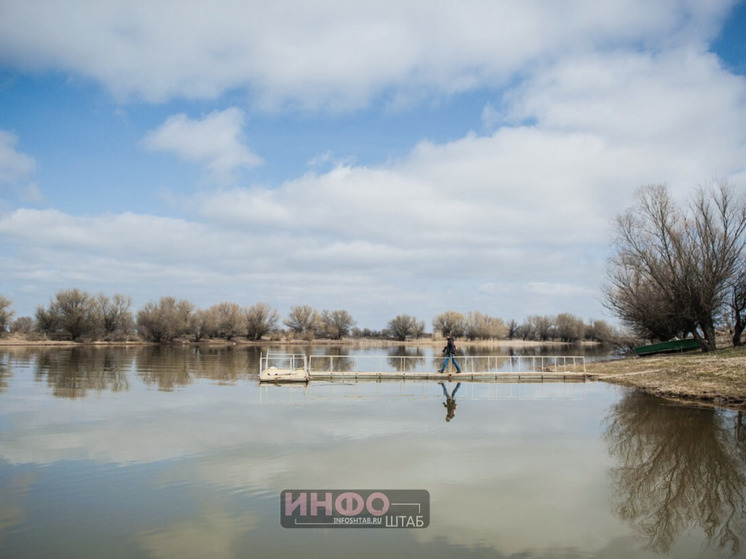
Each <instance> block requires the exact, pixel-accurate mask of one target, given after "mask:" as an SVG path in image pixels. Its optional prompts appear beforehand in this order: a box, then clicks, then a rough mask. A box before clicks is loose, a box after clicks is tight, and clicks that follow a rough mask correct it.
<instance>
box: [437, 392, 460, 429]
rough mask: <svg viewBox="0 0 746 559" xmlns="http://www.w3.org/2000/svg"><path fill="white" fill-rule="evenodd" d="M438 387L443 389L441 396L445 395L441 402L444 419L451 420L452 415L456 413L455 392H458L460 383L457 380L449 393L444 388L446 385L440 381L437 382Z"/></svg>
mask: <svg viewBox="0 0 746 559" xmlns="http://www.w3.org/2000/svg"><path fill="white" fill-rule="evenodd" d="M438 384H439V385H440V387H441V388H442V389H443V396H445V397H446V401H445V402H443V407H445V409H446V421H447V422H448V421H451V419H453V417H454V416H455V415H456V392H458V389H459V388H461V383H460V382H459V383H458V384H456V386H455V388H454V389H453V390H452V391H451V393H450V394H449V393H448V390H447V389H446V385H445V384H444V383H442V382H439V383H438Z"/></svg>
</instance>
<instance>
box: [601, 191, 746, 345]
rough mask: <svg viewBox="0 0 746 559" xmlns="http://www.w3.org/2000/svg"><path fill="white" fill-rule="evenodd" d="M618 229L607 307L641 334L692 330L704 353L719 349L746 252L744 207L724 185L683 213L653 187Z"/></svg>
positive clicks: (666, 194) (641, 193)
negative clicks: (720, 323) (718, 332)
mask: <svg viewBox="0 0 746 559" xmlns="http://www.w3.org/2000/svg"><path fill="white" fill-rule="evenodd" d="M616 228H617V236H618V239H617V244H616V247H615V255H614V256H613V258H612V267H611V270H610V273H609V285H608V287H607V289H606V304H607V306H608V307H609V308H610V309H611V310H613V311H614V312H615V313H616V314H617V315H618V316H619V317H620V318H622V320H623V321H624V322H626V323H627V324H628V325H629V326H630V327H632V328H633V329H635V330H636V331H637V332H638V333H641V334H647V335H648V336H649V337H652V338H658V339H664V338H662V337H661V335H662V334H663V335H665V336H669V335H670V334H671V333H672V332H675V333H676V334H675V335H683V334H686V333H687V332H691V333H692V334H693V335H694V337H695V338H696V339H697V341H698V342H699V344H700V346H701V347H702V350H703V351H711V350H714V349H715V323H716V321H717V319H718V318H719V317H720V315H721V313H722V311H723V308H724V305H725V302H726V296H727V293H728V287H729V285H731V283H732V280H733V277H734V274H735V273H736V270H737V264H738V262H739V258H740V257H741V254H742V253H743V250H744V231H746V202H744V200H743V199H740V200H737V199H736V195H735V192H734V189H733V187H731V186H730V185H728V184H726V183H721V184H719V185H718V186H717V188H708V189H706V188H699V189H698V190H697V191H696V193H695V196H694V198H693V201H692V203H691V205H690V207H689V208H688V211H682V210H680V209H679V208H678V207H677V206H676V204H675V203H674V201H673V199H672V197H671V195H670V194H669V192H668V189H667V188H666V187H665V186H661V185H656V186H648V187H645V188H643V189H641V190H640V191H639V192H638V199H637V204H636V206H635V207H634V208H631V209H630V210H628V211H627V212H626V213H625V214H623V215H621V216H619V217H618V218H617V221H616Z"/></svg>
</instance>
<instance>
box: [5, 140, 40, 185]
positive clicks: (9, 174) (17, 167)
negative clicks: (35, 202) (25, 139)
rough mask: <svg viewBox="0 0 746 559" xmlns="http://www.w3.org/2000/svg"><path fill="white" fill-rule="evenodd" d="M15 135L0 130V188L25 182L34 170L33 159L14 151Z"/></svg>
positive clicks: (34, 163)
mask: <svg viewBox="0 0 746 559" xmlns="http://www.w3.org/2000/svg"><path fill="white" fill-rule="evenodd" d="M17 143H18V138H17V136H16V135H15V134H12V133H11V132H7V131H5V130H0V186H2V185H16V184H18V183H21V182H25V181H27V180H28V179H29V177H31V175H33V173H34V171H35V170H36V161H34V158H33V157H30V156H28V155H26V154H25V153H21V152H19V151H17V150H16V144H17Z"/></svg>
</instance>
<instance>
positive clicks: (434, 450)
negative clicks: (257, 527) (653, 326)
mask: <svg viewBox="0 0 746 559" xmlns="http://www.w3.org/2000/svg"><path fill="white" fill-rule="evenodd" d="M135 380H137V379H135ZM616 394H617V390H616V389H613V388H609V387H606V386H605V385H595V384H594V385H567V386H561V387H560V386H533V387H529V386H521V387H517V388H516V387H509V386H507V385H504V386H486V385H484V386H478V385H471V384H468V383H467V384H464V385H463V386H462V387H461V389H460V390H459V393H458V395H457V396H458V401H459V408H458V417H457V420H456V421H454V422H452V423H449V424H446V423H445V422H443V408H442V402H443V394H442V390H441V388H440V387H439V386H438V385H437V384H436V383H406V384H399V383H382V384H380V383H360V384H357V385H348V386H346V385H335V386H329V385H321V384H318V385H317V384H311V385H309V386H308V387H292V388H288V387H257V386H256V385H255V384H254V383H253V382H244V381H242V382H238V383H237V384H236V385H233V386H218V385H216V384H214V383H212V382H208V381H204V380H197V381H196V382H194V383H193V384H191V385H190V386H189V387H188V388H185V389H184V390H181V391H178V392H176V393H168V392H161V391H158V390H152V389H146V388H145V387H144V385H142V384H141V383H140V382H139V381H138V382H132V383H131V388H130V391H129V392H128V393H126V394H123V393H103V394H101V395H99V396H98V397H88V398H86V399H83V400H69V399H60V398H51V397H48V398H45V399H43V401H42V400H39V401H38V402H34V400H33V398H32V399H31V400H24V398H8V399H6V400H5V402H4V404H8V405H7V407H6V406H4V408H3V414H4V415H8V416H12V418H13V421H14V423H15V427H14V429H13V430H11V431H9V432H7V433H5V434H4V440H3V443H4V444H3V445H2V447H0V457H3V458H4V459H6V460H8V461H10V462H11V463H15V464H21V463H29V462H34V463H39V464H52V463H55V462H57V461H60V460H81V459H86V458H91V459H94V460H95V461H96V462H97V463H99V464H121V465H128V464H129V465H134V464H147V463H151V462H160V467H159V469H160V470H161V473H160V475H159V476H158V478H157V479H155V480H154V482H155V483H156V484H157V486H163V487H165V486H168V485H173V484H176V485H179V486H184V487H185V488H189V489H190V490H193V488H194V487H202V488H210V487H211V488H213V489H212V490H210V489H206V491H207V492H208V493H210V492H211V491H212V492H215V493H217V494H220V495H225V494H231V495H234V496H241V495H242V496H244V497H248V498H249V499H250V501H249V502H254V501H253V500H254V499H256V498H259V497H261V498H273V497H274V495H279V492H280V491H281V490H282V489H286V488H300V487H306V488H335V487H336V488H394V489H396V488H418V489H427V490H428V491H430V494H431V497H432V518H431V528H430V529H428V530H425V531H417V532H415V533H413V534H412V536H411V537H412V538H415V539H416V540H417V541H419V542H421V544H422V545H427V546H430V545H434V544H435V543H437V542H438V541H439V540H440V541H442V542H443V543H447V545H448V546H459V547H465V548H468V549H471V550H473V551H476V550H477V548H478V547H479V546H486V548H489V549H492V550H493V551H494V550H499V552H500V553H505V554H508V555H510V554H516V553H528V554H529V556H531V554H534V555H536V556H546V553H547V552H549V551H551V550H554V551H558V552H560V551H561V553H565V554H566V555H567V554H569V555H571V556H572V555H577V554H583V553H585V554H589V553H590V554H596V553H600V552H601V551H603V552H604V554H605V556H608V557H620V558H621V557H631V556H636V557H643V556H645V554H641V553H642V552H640V551H639V550H636V551H630V550H634V549H635V547H634V545H633V544H632V543H630V541H631V540H628V539H626V538H627V536H628V530H627V529H626V528H625V527H624V525H623V524H621V523H620V522H619V521H618V520H617V519H616V518H615V517H614V516H613V514H612V513H611V511H610V510H609V508H610V507H609V501H610V500H611V490H610V487H609V484H608V478H607V474H606V472H607V471H608V469H609V468H610V467H611V466H612V463H611V461H610V459H609V456H608V455H607V453H606V449H605V447H604V446H603V445H602V444H600V435H601V432H602V429H601V426H600V425H599V418H600V417H604V415H606V414H607V413H608V406H609V405H610V404H611V403H613V402H616V401H617V398H618V397H617V395H616ZM37 405H39V407H38V408H36V409H32V410H29V407H30V406H31V407H32V408H34V407H35V406H37ZM40 405H43V413H38V412H39V411H40V410H41V407H40ZM170 461H173V462H170ZM210 506H211V507H212V509H214V510H212V509H211V510H209V511H208V510H201V509H199V507H197V509H196V510H195V511H194V512H195V514H194V517H193V518H191V517H187V518H186V519H183V518H182V517H179V520H178V521H177V522H176V523H172V524H169V523H168V521H167V520H164V523H165V524H166V525H165V526H163V527H155V528H154V529H153V530H148V531H144V532H140V533H139V537H140V541H141V545H142V546H143V547H144V549H147V550H148V552H149V553H151V554H152V555H154V556H167V555H168V554H175V553H177V554H182V555H184V556H189V553H191V552H192V551H194V554H198V553H202V552H203V551H204V549H203V548H202V547H200V545H201V542H205V541H209V540H214V539H219V540H220V541H222V542H230V541H236V539H237V538H238V536H237V534H238V533H239V531H241V530H243V531H244V532H245V531H246V530H248V529H250V528H247V525H248V524H250V523H251V520H250V519H249V518H242V519H241V521H240V522H234V521H233V520H232V516H233V515H230V514H228V512H227V511H229V510H231V509H230V507H229V505H228V504H220V503H212V504H211V505H210ZM238 516H241V511H239V515H238ZM208 517H209V518H214V519H215V524H214V525H213V524H211V522H210V521H209V518H208ZM262 518H263V517H262ZM568 519H569V520H568ZM263 521H264V520H263ZM187 532H189V533H196V534H200V537H199V538H198V540H199V541H197V542H196V543H194V544H193V545H190V544H189V543H188V542H189V538H188V537H187V536H184V535H183V534H185V533H187ZM185 538H186V539H185ZM443 539H445V541H444V540H443ZM226 546H227V547H222V544H220V545H218V549H217V552H219V553H223V554H224V555H226V556H228V554H229V551H230V545H229V544H226ZM672 549H674V548H672ZM552 552H553V551H552ZM561 553H560V554H561ZM213 555H214V554H213Z"/></svg>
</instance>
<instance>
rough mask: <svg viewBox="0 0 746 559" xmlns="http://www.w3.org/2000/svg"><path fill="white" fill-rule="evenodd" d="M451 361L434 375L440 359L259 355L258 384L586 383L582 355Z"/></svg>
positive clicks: (485, 357) (458, 357) (418, 357)
mask: <svg viewBox="0 0 746 559" xmlns="http://www.w3.org/2000/svg"><path fill="white" fill-rule="evenodd" d="M456 360H457V361H458V363H459V364H460V366H461V373H458V372H457V371H456V369H455V368H454V367H453V365H452V364H451V365H449V369H448V370H447V371H446V372H445V373H439V372H438V369H439V368H440V366H441V365H442V361H443V358H442V357H437V356H435V357H421V356H409V355H407V356H386V355H383V356H380V355H375V356H372V355H305V354H273V353H269V354H266V355H262V356H261V357H260V360H259V363H260V365H259V380H260V381H262V382H308V381H311V380H387V379H391V380H401V379H412V380H448V379H453V380H456V379H457V380H459V381H474V382H477V381H507V380H519V381H520V380H541V381H545V382H546V381H585V380H587V379H588V378H590V375H588V374H587V373H586V371H585V357H583V356H577V355H558V356H506V355H498V356H457V357H456Z"/></svg>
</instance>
